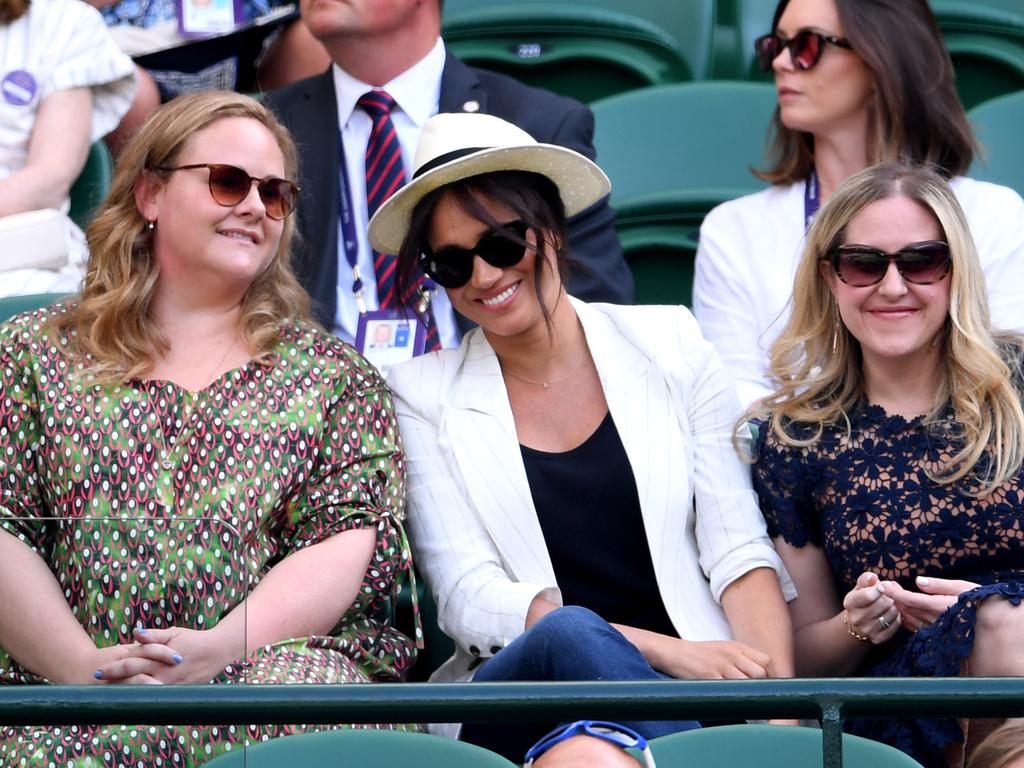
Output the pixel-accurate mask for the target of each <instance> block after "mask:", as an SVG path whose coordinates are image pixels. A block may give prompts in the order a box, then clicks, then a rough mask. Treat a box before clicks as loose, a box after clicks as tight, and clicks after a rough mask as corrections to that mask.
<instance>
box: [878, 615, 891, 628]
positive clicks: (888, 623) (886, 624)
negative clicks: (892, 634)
mask: <svg viewBox="0 0 1024 768" xmlns="http://www.w3.org/2000/svg"><path fill="white" fill-rule="evenodd" d="M878 623H879V624H881V625H882V629H888V628H889V627H891V626H892V622H891V621H889V620H888V619H887V618H885V614H884V613H883V614H882V615H881V616H879V617H878Z"/></svg>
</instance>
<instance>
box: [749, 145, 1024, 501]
mask: <svg viewBox="0 0 1024 768" xmlns="http://www.w3.org/2000/svg"><path fill="white" fill-rule="evenodd" d="M890 197H905V198H907V199H910V200H913V201H915V202H917V203H919V204H920V205H922V206H924V207H925V208H926V209H927V210H929V211H931V213H932V214H933V215H934V216H935V218H936V219H937V220H938V222H939V226H940V227H941V228H942V231H943V233H944V236H945V238H946V242H947V243H948V244H949V253H950V258H951V259H952V269H951V271H950V281H951V282H950V287H949V316H948V317H947V318H946V325H945V328H944V330H943V331H942V334H941V338H940V339H939V343H940V344H941V346H942V360H943V363H944V365H943V366H942V369H941V380H940V382H939V391H938V394H937V396H936V398H935V403H934V405H933V407H932V410H931V411H930V413H929V414H928V415H927V416H926V417H925V424H926V425H927V426H929V427H932V426H934V427H938V426H939V425H940V423H941V420H940V415H941V413H942V411H943V409H944V408H945V405H946V404H947V403H952V406H953V414H954V419H955V424H954V425H953V427H954V429H953V432H954V435H955V437H956V441H957V445H958V451H957V453H956V454H955V455H954V456H953V457H952V458H951V459H950V460H949V462H948V463H947V465H946V466H945V467H943V468H941V469H940V470H939V472H937V473H936V474H935V476H934V477H933V479H934V480H935V481H936V482H939V483H952V482H955V481H956V480H959V479H960V478H962V477H964V476H965V475H967V474H968V473H970V472H972V470H974V468H975V467H976V466H978V465H979V461H980V459H981V458H982V456H983V455H985V454H986V453H987V454H988V456H989V457H990V458H991V461H989V462H983V465H987V467H988V472H987V474H986V476H985V477H984V478H978V479H979V480H980V481H981V490H980V492H981V493H986V492H988V491H990V490H992V489H993V488H995V487H996V486H998V485H1000V484H1001V483H1003V482H1005V481H1006V480H1007V479H1008V478H1009V477H1010V476H1011V475H1013V474H1014V473H1015V472H1017V471H1018V470H1019V469H1020V467H1021V463H1022V461H1024V410H1022V408H1021V393H1020V391H1019V389H1018V388H1019V387H1020V380H1021V359H1022V347H1021V338H1020V337H1019V336H1017V335H1016V334H1003V333H999V332H995V331H993V330H992V328H991V324H990V320H989V313H988V301H987V299H986V290H985V276H984V273H983V272H982V269H981V263H980V262H979V260H978V254H977V252H976V251H975V248H974V242H973V240H972V239H971V235H970V230H969V228H968V225H967V220H966V218H965V217H964V213H963V210H962V209H961V208H960V204H959V202H957V199H956V195H955V194H954V193H953V190H952V189H950V187H949V184H947V183H946V182H945V180H944V179H943V178H942V177H941V176H940V175H939V174H938V173H937V172H936V171H934V170H932V169H929V168H926V167H922V166H908V165H905V164H902V163H886V164H882V165H877V166H873V167H870V168H867V169H866V170H864V171H861V172H860V173H857V174H854V175H853V176H851V177H850V178H848V179H847V180H846V181H844V182H843V183H842V184H841V185H840V186H839V189H838V190H836V192H835V194H834V195H833V196H832V198H831V199H830V200H829V201H828V203H827V204H826V205H825V206H824V207H823V208H822V209H821V211H820V212H819V213H818V215H817V216H816V217H815V219H814V223H813V224H812V225H811V229H810V231H809V232H808V234H807V244H806V246H805V247H804V251H803V255H802V256H801V259H800V263H799V265H798V267H797V273H796V279H795V283H794V286H793V298H792V313H791V314H790V318H789V321H788V322H787V323H786V326H785V328H783V330H782V333H781V334H780V335H779V338H778V339H777V340H776V341H775V343H774V344H773V345H772V347H771V351H770V353H769V359H770V363H769V369H768V372H769V377H770V378H771V379H772V381H773V382H775V384H776V385H777V387H778V389H777V390H776V391H775V392H774V393H773V394H771V395H769V396H768V397H766V398H764V400H762V401H761V404H759V405H756V406H754V407H753V408H751V410H750V411H749V412H748V413H747V414H746V415H745V416H744V417H743V419H742V420H741V422H740V423H741V424H743V423H745V422H746V421H747V420H749V419H751V418H758V419H769V420H770V428H771V429H772V431H773V433H774V434H775V435H776V436H777V437H778V439H779V440H780V441H781V442H782V443H783V444H786V445H791V446H794V447H803V446H810V445H814V444H816V443H817V442H818V440H819V439H820V438H821V436H822V434H823V433H824V430H825V428H826V427H828V426H834V425H841V424H844V423H845V425H846V428H847V430H849V427H850V424H849V420H848V414H849V413H850V412H851V411H852V410H853V409H854V408H855V407H856V405H857V403H858V402H859V401H860V399H861V398H862V397H863V395H864V376H863V371H862V368H861V352H860V344H859V342H858V341H857V339H856V338H855V337H854V336H853V335H852V334H851V333H850V331H849V330H848V329H847V328H846V326H845V325H844V324H843V322H842V320H841V318H840V316H839V310H838V308H837V307H836V303H835V300H834V299H833V298H832V294H831V292H830V291H829V288H828V285H827V284H826V282H825V278H824V277H822V276H821V274H820V272H819V269H818V264H819V262H820V261H821V260H822V259H823V258H824V257H825V256H826V254H828V253H829V252H830V251H831V250H832V249H833V248H835V247H836V246H838V245H840V244H841V243H842V242H843V237H844V236H845V232H846V227H847V226H848V225H849V223H850V221H851V220H852V219H853V218H854V216H856V215H857V213H859V212H860V211H861V210H863V209H864V208H865V207H866V206H867V205H869V204H870V203H873V202H875V201H877V200H883V199H887V198H890ZM794 423H796V424H801V425H808V426H810V427H811V429H810V430H806V431H805V430H799V432H800V434H797V433H796V432H793V431H791V430H790V429H789V425H792V424H794ZM946 426H948V425H946ZM737 432H738V433H739V434H742V430H740V429H738V430H737Z"/></svg>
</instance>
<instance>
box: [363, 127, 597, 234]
mask: <svg viewBox="0 0 1024 768" xmlns="http://www.w3.org/2000/svg"><path fill="white" fill-rule="evenodd" d="M413 166H414V167H415V170H414V172H413V176H412V180H411V181H410V182H409V183H408V184H406V185H405V186H404V187H402V188H401V189H400V190H398V191H397V192H396V193H395V194H393V195H392V196H391V197H389V198H388V199H387V200H386V201H385V202H384V204H383V205H381V207H380V208H378V209H377V212H376V213H375V214H374V215H373V218H372V219H371V220H370V230H369V239H370V243H371V244H372V245H373V247H374V248H375V249H376V250H378V251H381V252H383V253H398V251H399V249H401V247H402V241H403V240H405V235H406V233H407V232H408V231H409V219H410V217H411V215H412V210H413V208H415V207H416V203H418V202H419V201H420V200H422V199H423V197H424V196H425V195H427V194H428V193H430V192H432V191H434V190H435V189H437V188H439V187H443V186H444V185H446V184H451V183H452V182H453V181H459V180H461V179H466V178H469V177H470V176H479V175H480V174H482V173H491V172H492V171H532V172H533V173H539V174H541V175H542V176H547V177H548V178H549V179H551V181H553V182H554V183H555V186H557V187H558V193H559V195H560V196H561V198H562V202H563V203H564V204H565V213H566V216H572V215H574V214H577V213H579V212H580V211H582V210H583V209H584V208H587V207H588V206H590V205H593V204H594V203H596V202H597V201H598V200H600V199H601V198H602V197H604V196H605V195H607V194H608V192H609V191H610V190H611V184H610V183H609V181H608V177H607V176H605V175H604V171H602V170H601V169H600V168H598V167H597V165H596V164H595V163H594V162H593V161H591V160H588V159H587V158H586V157H584V156H583V155H581V154H580V153H579V152H574V151H573V150H571V149H566V148H565V147H559V146H555V145H554V144H540V143H538V142H537V141H536V140H535V139H534V138H533V137H532V136H530V134H528V133H527V132H526V131H524V130H522V129H521V128H519V127H517V126H515V125H512V124H511V123H508V122H506V121H504V120H502V119H501V118H498V117H494V116H493V115H484V114H480V113H450V114H449V113H442V114H439V115H434V116H433V117H432V118H430V119H429V120H427V122H426V123H424V125H423V133H422V134H421V135H420V143H419V144H418V145H417V147H416V157H415V160H414V162H413Z"/></svg>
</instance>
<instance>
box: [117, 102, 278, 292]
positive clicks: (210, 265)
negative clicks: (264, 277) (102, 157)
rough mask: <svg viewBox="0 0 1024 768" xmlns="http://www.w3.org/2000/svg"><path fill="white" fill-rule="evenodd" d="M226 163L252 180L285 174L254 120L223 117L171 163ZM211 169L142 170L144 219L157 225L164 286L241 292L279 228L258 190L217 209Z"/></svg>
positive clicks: (266, 259) (139, 190)
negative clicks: (211, 180)
mask: <svg viewBox="0 0 1024 768" xmlns="http://www.w3.org/2000/svg"><path fill="white" fill-rule="evenodd" d="M192 163H224V164H229V165H234V166H237V167H239V168H242V169H243V170H245V171H246V172H247V173H248V174H249V175H251V176H254V177H257V178H263V177H265V176H277V177H283V176H284V175H285V168H284V157H283V155H282V154H281V150H280V148H279V147H278V145H277V143H276V141H275V140H274V137H273V135H272V134H271V133H270V131H268V130H267V128H266V127H265V126H263V125H262V124H261V123H259V122H258V121H256V120H253V119H250V118H245V117H232V118H224V119H222V120H218V121H216V122H214V123H212V124H211V125H210V126H208V127H207V128H204V129H203V130H201V131H199V132H197V133H196V134H195V135H194V136H192V137H191V138H190V139H189V140H188V141H187V142H186V143H185V144H184V146H183V147H182V149H181V151H180V152H179V153H178V155H177V156H176V157H175V158H174V160H173V162H172V163H171V165H172V166H174V167H178V166H182V165H190V164H192ZM209 174H210V172H209V170H207V169H206V168H195V169H189V170H178V171H174V172H172V173H169V174H167V175H166V176H165V177H160V176H158V175H157V174H155V173H152V172H147V173H146V174H144V177H143V179H141V180H140V181H139V183H138V184H137V185H136V202H137V205H138V207H139V210H140V211H141V212H142V214H143V216H144V217H145V218H146V219H147V220H149V221H155V222H156V230H155V231H154V238H153V252H154V256H155V258H156V261H157V265H158V267H159V270H160V281H161V283H164V284H165V285H174V284H178V285H188V286H191V289H192V290H197V289H199V288H200V287H202V288H209V289H210V290H211V291H217V290H221V289H224V290H227V291H230V292H232V293H244V292H245V290H246V289H247V288H248V287H249V285H250V284H251V283H252V282H253V280H254V279H255V278H256V277H257V276H258V275H260V274H261V273H262V272H263V271H264V270H265V269H266V268H267V266H268V265H269V264H270V263H271V261H272V260H273V258H274V255H275V254H276V252H277V249H278V245H279V243H280V240H281V234H282V231H283V229H284V222H283V221H276V220H274V219H271V218H270V217H269V216H267V215H266V209H265V207H264V205H263V202H262V200H260V197H259V193H258V191H257V185H256V184H253V185H252V186H251V187H250V188H249V191H248V194H247V195H246V196H245V198H243V199H242V201H241V202H239V203H238V204H237V205H233V206H223V205H220V204H219V203H218V202H217V201H216V200H214V199H213V197H212V196H211V194H210V186H209Z"/></svg>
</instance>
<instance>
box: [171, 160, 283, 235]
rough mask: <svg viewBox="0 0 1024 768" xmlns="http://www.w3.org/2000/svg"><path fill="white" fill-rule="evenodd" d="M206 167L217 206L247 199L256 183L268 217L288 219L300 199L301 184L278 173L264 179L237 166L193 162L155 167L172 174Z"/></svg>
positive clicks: (211, 193) (234, 203) (211, 195)
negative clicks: (279, 175) (281, 177)
mask: <svg viewBox="0 0 1024 768" xmlns="http://www.w3.org/2000/svg"><path fill="white" fill-rule="evenodd" d="M196 168H206V169H208V170H209V171H210V179H209V183H210V197H212V198H213V200H214V202H215V203H217V204H218V205H223V206H224V207H226V208H230V207H231V206H233V205H238V204H239V203H240V202H242V201H243V200H245V198H246V196H247V195H248V194H249V190H250V189H252V185H253V183H254V182H255V184H256V192H257V193H258V194H259V196H260V200H261V201H262V202H263V207H264V208H265V209H266V211H267V216H269V217H270V218H272V219H275V220H277V221H280V220H281V219H285V218H288V214H290V213H291V212H292V211H294V210H295V204H296V202H298V199H299V185H298V184H296V183H295V182H294V181H288V179H280V178H278V177H277V176H264V177H263V178H262V179H260V178H257V177H256V176H250V175H249V174H248V172H246V171H244V170H242V169H241V168H239V167H238V166H235V165H226V164H224V163H191V164H190V165H177V166H168V165H165V166H160V167H158V168H157V169H156V170H158V171H164V172H166V173H171V172H173V171H191V170H194V169H196Z"/></svg>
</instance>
